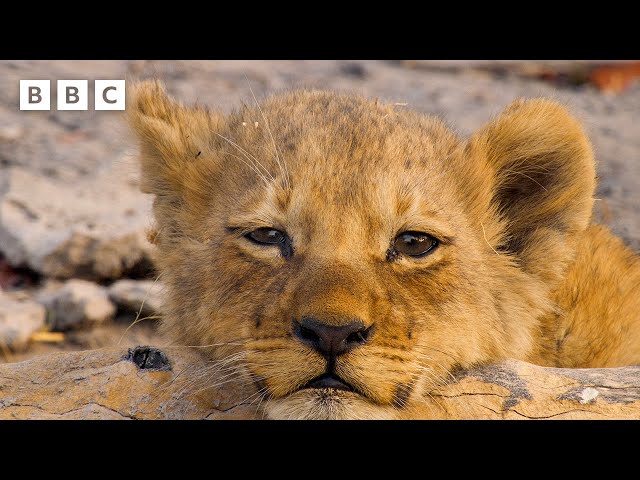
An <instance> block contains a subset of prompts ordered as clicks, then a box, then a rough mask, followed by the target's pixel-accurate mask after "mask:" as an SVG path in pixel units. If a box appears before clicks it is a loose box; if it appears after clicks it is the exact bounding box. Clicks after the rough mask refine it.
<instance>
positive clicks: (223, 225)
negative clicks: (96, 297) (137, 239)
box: [129, 83, 594, 418]
mask: <svg viewBox="0 0 640 480" xmlns="http://www.w3.org/2000/svg"><path fill="white" fill-rule="evenodd" d="M129 111H130V118H131V121H132V124H133V126H134V128H135V130H136V131H137V132H138V135H139V138H140V140H141V162H142V187H143V190H144V191H147V192H150V193H153V194H155V195H156V199H155V203H154V214H155V219H156V223H157V225H156V227H157V228H156V230H157V235H156V238H155V243H156V245H157V255H156V257H157V265H158V267H159V269H160V271H161V272H162V275H163V281H164V282H165V283H166V284H167V287H168V290H169V298H168V301H167V309H166V312H165V316H166V319H165V321H164V323H163V328H164V330H165V332H166V334H168V335H169V336H171V337H172V338H173V339H174V340H175V341H176V342H178V343H182V344H186V345H212V347H210V348H209V349H208V352H209V355H210V356H211V357H212V358H214V359H217V360H219V361H220V362H221V363H220V364H221V365H224V366H225V368H227V369H231V372H232V373H233V375H237V378H238V379H241V380H242V381H247V382H253V383H255V384H256V387H257V388H258V389H259V391H260V393H261V394H262V395H261V397H260V398H262V399H264V400H265V401H266V411H267V413H268V414H269V415H270V416H271V417H273V418H392V417H398V416H402V415H403V414H404V413H403V412H407V411H408V410H410V409H411V406H412V405H413V404H415V403H416V402H421V401H423V399H424V398H425V396H426V397H427V398H428V393H429V389H430V388H431V387H432V386H433V385H437V384H438V383H441V382H444V381H446V380H447V377H448V376H450V375H451V373H450V372H451V370H452V369H454V368H457V367H466V366H470V365H472V364H475V363H478V362H484V361H492V360H497V359H500V358H505V357H515V358H518V357H519V358H522V357H523V356H525V355H526V354H527V352H528V351H529V350H530V349H531V348H532V347H533V345H532V342H533V340H532V339H533V338H534V334H535V330H536V327H537V319H538V318H539V317H540V316H542V315H544V314H545V313H546V312H547V311H549V310H550V308H552V305H551V304H550V302H549V294H550V292H551V291H552V289H553V286H554V285H555V284H557V282H559V281H560V280H561V277H562V271H563V268H564V265H565V264H566V263H567V262H568V261H569V260H570V259H571V255H572V238H573V237H574V236H575V235H576V234H577V233H579V232H580V231H582V230H583V229H584V228H585V227H586V226H587V224H588V222H589V217H590V212H591V202H592V200H591V196H592V193H593V188H594V171H593V160H592V157H591V150H590V147H589V144H588V141H587V140H586V138H585V136H584V134H583V132H582V130H581V128H580V126H579V125H578V123H577V122H576V121H575V120H574V119H573V118H572V117H570V116H569V114H568V113H567V112H566V111H565V110H564V109H563V108H562V107H560V106H558V105H556V104H554V103H552V102H548V101H543V100H533V101H527V102H522V101H521V102H516V103H514V104H513V105H512V106H510V107H509V108H508V109H507V110H506V111H505V112H504V113H503V114H502V115H501V116H500V117H498V118H497V119H496V120H494V121H493V122H492V123H490V124H489V125H487V126H486V127H485V128H483V129H482V130H480V131H479V132H478V133H477V134H476V135H474V136H473V137H472V138H471V139H470V140H468V141H460V140H459V139H458V138H456V136H455V135H454V134H453V133H452V132H451V131H449V130H448V129H447V128H446V127H445V126H444V125H443V124H442V123H441V122H440V121H438V120H437V119H434V118H431V117H427V116H423V115H419V114H417V113H413V112H410V111H406V110H404V109H396V108H394V107H392V106H387V105H382V104H379V103H378V102H374V101H370V100H366V99H363V98H358V97H351V96H346V95H338V94H334V93H324V92H304V91H300V92H293V93H289V94H285V95H281V96H276V97H272V98H270V99H267V100H266V101H265V102H264V103H262V104H261V105H260V106H256V107H253V108H252V107H245V108H243V109H241V110H240V111H238V112H235V113H233V114H231V115H229V116H223V115H221V114H217V113H211V112H208V111H205V110H202V109H191V108H187V107H183V106H181V105H179V104H177V103H175V102H174V101H172V100H171V99H169V98H168V97H167V96H166V94H165V93H164V91H163V90H162V88H161V87H160V86H159V85H158V84H156V83H143V84H139V85H138V86H137V88H135V91H134V96H133V100H132V101H131V102H129ZM541 259H542V260H541Z"/></svg>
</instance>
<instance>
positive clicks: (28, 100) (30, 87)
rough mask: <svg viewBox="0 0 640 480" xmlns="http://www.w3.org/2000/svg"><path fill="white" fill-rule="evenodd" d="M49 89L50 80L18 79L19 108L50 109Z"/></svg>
mask: <svg viewBox="0 0 640 480" xmlns="http://www.w3.org/2000/svg"><path fill="white" fill-rule="evenodd" d="M50 90H51V81H50V80H20V110H50V109H51V101H50V100H51V97H50Z"/></svg>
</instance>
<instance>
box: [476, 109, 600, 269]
mask: <svg viewBox="0 0 640 480" xmlns="http://www.w3.org/2000/svg"><path fill="white" fill-rule="evenodd" d="M466 154H467V158H469V157H473V158H474V163H475V164H476V165H478V166H480V168H482V170H484V171H485V173H488V175H486V174H485V178H486V177H487V176H488V177H490V178H491V180H490V181H489V182H488V183H487V184H486V185H485V188H486V193H487V195H485V198H486V199H487V206H488V207H489V208H488V209H486V211H487V212H488V216H490V217H492V218H493V219H496V220H497V223H498V224H499V225H500V226H499V228H497V230H500V231H501V232H502V234H501V235H497V236H496V238H499V239H500V245H496V247H497V248H499V249H502V250H506V251H509V252H512V253H514V254H516V255H519V256H520V258H521V259H522V260H523V263H524V264H525V265H524V266H525V267H527V266H528V267H529V268H530V269H531V270H539V273H540V271H541V270H544V268H545V267H543V266H540V267H536V266H534V265H533V263H534V262H538V263H540V262H541V261H542V262H543V263H544V262H553V261H555V260H558V261H561V260H562V257H563V252H562V251H563V250H564V254H565V255H564V256H566V253H567V252H566V247H567V245H566V244H567V241H568V240H569V239H570V237H571V235H572V234H575V233H578V232H581V231H582V230H584V229H585V228H586V227H587V226H588V224H589V222H590V219H591V212H592V206H593V193H594V189H595V166H594V160H593V152H592V149H591V145H590V142H589V140H588V138H587V136H586V135H585V133H584V131H583V129H582V126H581V125H580V123H579V122H578V120H577V119H575V118H574V117H573V116H572V115H571V114H570V113H569V112H568V110H567V109H566V108H565V107H563V106H561V105H559V104H558V103H556V102H553V101H551V100H544V99H534V100H517V101H515V102H513V103H512V104H511V105H510V106H508V107H507V108H506V109H505V110H504V111H503V112H502V113H501V114H500V115H499V116H498V117H497V118H496V119H495V120H493V121H492V122H490V123H489V124H487V125H486V126H485V127H484V128H482V129H481V130H480V131H478V132H477V133H476V134H475V135H473V136H472V138H471V139H470V141H469V143H468V145H467V150H466ZM487 170H488V172H487ZM495 225H496V222H494V227H495ZM494 230H496V228H494ZM497 230H496V231H497ZM543 259H544V260H543Z"/></svg>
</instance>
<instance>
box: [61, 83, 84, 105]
mask: <svg viewBox="0 0 640 480" xmlns="http://www.w3.org/2000/svg"><path fill="white" fill-rule="evenodd" d="M88 108H89V81H88V80H58V110H87V109H88Z"/></svg>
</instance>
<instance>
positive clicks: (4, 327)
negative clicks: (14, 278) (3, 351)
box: [0, 292, 46, 350]
mask: <svg viewBox="0 0 640 480" xmlns="http://www.w3.org/2000/svg"><path fill="white" fill-rule="evenodd" d="M45 320H46V311H45V309H44V307H43V306H42V305H39V304H38V303H36V302H34V301H31V300H26V299H25V300H17V299H16V298H11V297H9V296H8V295H5V294H3V293H2V292H0V347H2V346H4V347H8V348H10V349H11V350H22V349H24V348H25V347H26V346H27V345H28V343H29V339H30V338H31V335H32V334H33V333H34V332H36V331H38V330H40V329H42V328H43V327H44V326H45Z"/></svg>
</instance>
